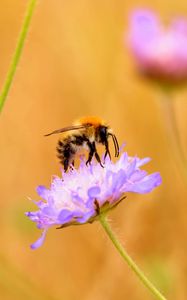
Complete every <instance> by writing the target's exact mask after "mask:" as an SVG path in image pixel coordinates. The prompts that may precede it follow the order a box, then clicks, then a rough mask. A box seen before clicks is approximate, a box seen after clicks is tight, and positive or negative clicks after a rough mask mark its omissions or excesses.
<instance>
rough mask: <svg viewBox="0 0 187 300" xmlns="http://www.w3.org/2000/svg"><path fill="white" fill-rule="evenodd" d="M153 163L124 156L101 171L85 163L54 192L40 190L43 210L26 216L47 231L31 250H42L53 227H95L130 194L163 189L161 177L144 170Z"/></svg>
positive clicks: (57, 182) (54, 187) (60, 181)
mask: <svg viewBox="0 0 187 300" xmlns="http://www.w3.org/2000/svg"><path fill="white" fill-rule="evenodd" d="M149 160H150V159H149V158H144V159H139V158H137V157H129V156H128V155H127V153H122V154H121V157H120V158H119V160H118V161H117V162H116V163H113V162H112V161H110V159H109V158H107V159H106V160H105V167H104V168H101V166H100V164H98V163H96V162H94V161H93V163H92V165H89V166H86V164H85V160H84V159H83V161H82V162H81V165H80V167H79V168H78V169H73V170H72V171H70V172H69V173H64V172H63V171H62V178H60V177H54V178H53V180H52V183H51V187H50V189H47V188H46V187H44V186H39V187H38V188H37V192H38V194H39V196H40V197H41V198H42V199H43V200H42V201H40V202H36V204H37V206H38V208H39V210H38V211H35V212H27V213H26V215H27V216H28V217H29V218H30V219H31V220H32V221H34V222H36V224H37V226H38V228H40V229H43V234H42V236H41V237H40V238H39V240H37V241H36V242H35V243H34V244H33V245H32V246H31V248H33V249H35V248H37V247H39V246H41V244H42V243H43V241H44V238H45V234H46V231H47V229H48V228H49V227H51V226H53V225H57V226H59V227H65V226H69V225H73V224H83V223H88V222H89V223H91V222H93V221H94V220H95V219H97V217H98V215H99V214H100V213H102V212H103V211H107V210H109V209H111V208H113V207H114V206H115V205H117V204H118V202H119V201H120V199H121V197H122V196H123V195H124V194H125V193H126V192H134V193H140V194H144V193H148V192H150V191H151V190H152V189H153V188H155V187H156V186H158V185H160V183H161V177H160V174H159V173H153V174H151V175H148V174H147V172H146V171H143V170H141V169H140V167H141V166H142V165H144V164H145V163H147V162H149Z"/></svg>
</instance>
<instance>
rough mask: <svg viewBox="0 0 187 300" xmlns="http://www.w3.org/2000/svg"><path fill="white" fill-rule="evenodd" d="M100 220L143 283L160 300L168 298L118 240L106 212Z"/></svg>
mask: <svg viewBox="0 0 187 300" xmlns="http://www.w3.org/2000/svg"><path fill="white" fill-rule="evenodd" d="M99 221H100V223H101V225H102V226H103V228H104V230H105V231H106V233H107V235H108V237H109V238H110V240H111V241H112V243H113V244H114V246H115V247H116V249H117V250H118V252H119V253H120V254H121V256H122V257H123V259H124V260H125V261H126V263H127V264H128V265H129V267H130V268H131V269H132V270H133V271H134V273H135V274H136V275H137V276H138V278H139V279H140V280H141V281H142V283H143V284H144V285H145V286H146V287H147V288H148V289H149V290H150V292H151V293H152V294H153V295H154V296H155V298H156V299H158V300H166V298H165V297H164V296H163V295H162V294H161V293H160V292H159V291H158V290H157V289H156V287H155V286H154V285H153V284H152V283H151V282H150V281H149V280H148V279H147V277H146V276H145V275H144V274H143V272H142V271H141V270H140V269H139V267H138V266H137V265H136V264H135V262H134V261H133V260H132V258H131V257H130V256H129V255H128V253H127V252H126V251H125V249H124V247H123V246H122V245H121V243H120V242H119V241H118V239H117V237H116V236H115V234H114V233H113V231H112V229H111V227H110V225H109V223H108V221H107V218H106V215H105V214H104V213H102V214H100V216H99Z"/></svg>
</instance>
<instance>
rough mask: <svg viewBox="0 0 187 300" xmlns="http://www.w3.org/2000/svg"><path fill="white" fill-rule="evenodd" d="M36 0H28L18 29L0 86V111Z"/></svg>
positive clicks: (16, 64) (15, 67)
mask: <svg viewBox="0 0 187 300" xmlns="http://www.w3.org/2000/svg"><path fill="white" fill-rule="evenodd" d="M36 3H37V0H30V1H29V3H28V6H27V10H26V14H25V17H24V20H23V25H22V29H21V31H20V34H19V37H18V41H17V45H16V49H15V51H14V53H13V57H12V61H11V63H10V67H9V70H8V72H7V75H6V78H5V82H4V85H3V87H2V91H1V93H0V112H1V111H2V108H3V105H4V103H5V100H6V98H7V96H8V93H9V90H10V87H11V84H12V81H13V79H14V76H15V73H16V69H17V66H18V63H19V60H20V57H21V54H22V51H23V47H24V44H25V40H26V37H27V34H28V30H29V26H30V22H31V18H32V15H33V12H34V9H35V7H36Z"/></svg>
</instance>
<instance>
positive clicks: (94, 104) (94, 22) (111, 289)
mask: <svg viewBox="0 0 187 300" xmlns="http://www.w3.org/2000/svg"><path fill="white" fill-rule="evenodd" d="M25 2H27V1H24V0H1V4H0V7H1V10H0V40H1V47H0V48H1V50H0V53H1V56H0V57H1V59H0V86H1V87H2V85H3V82H4V78H5V75H6V72H7V69H8V67H9V63H10V59H11V55H12V53H13V50H14V49H15V44H16V41H17V36H18V33H19V30H20V28H21V24H22V19H23V16H24V12H25V9H26V3H25ZM137 7H148V8H153V9H154V10H155V11H156V12H157V13H158V14H160V16H161V18H162V19H163V21H166V22H167V21H168V20H170V18H171V17H173V16H175V15H183V16H186V17H187V3H186V1H185V0H181V1H176V0H175V1H172V3H171V1H169V0H165V1H162V0H157V1H156V0H154V1H145V0H144V1H135V0H131V1H130V2H127V1H122V0H110V1H99V0H95V1H90V0H89V1H88V0H81V1H76V0H69V1H62V0H55V1H49V0H45V1H44V0H40V1H39V4H38V6H37V8H36V11H35V13H34V16H33V19H32V24H31V29H30V32H29V37H28V39H27V42H26V45H25V48H24V51H23V55H22V58H21V62H20V64H19V67H18V70H17V73H16V76H15V79H14V82H13V85H12V88H11V91H10V94H9V96H8V99H7V102H6V103H5V107H4V109H3V112H2V114H1V116H0V129H1V139H0V149H1V155H0V160H1V189H0V194H1V198H0V199H1V203H0V205H1V209H0V226H1V247H0V299H3V300H11V299H14V300H15V299H22V298H24V297H26V299H28V300H32V299H33V300H34V299H35V300H38V299H44V300H45V299H46V300H62V299H63V300H78V299H81V300H95V299H97V300H103V299H107V300H121V299H129V300H140V299H141V300H149V299H153V297H152V295H151V294H150V293H149V291H147V290H146V289H145V287H144V286H143V285H142V284H141V283H140V282H139V280H138V279H137V278H136V277H135V275H134V274H133V273H132V271H131V270H130V269H129V267H128V266H127V265H126V264H124V262H123V261H122V259H121V257H120V256H119V254H118V253H117V252H116V250H115V249H114V247H113V245H112V244H111V243H110V241H109V240H108V238H107V236H106V235H105V233H104V232H103V229H102V228H101V226H100V224H98V223H97V222H95V223H94V224H92V225H84V226H78V227H68V228H66V229H63V230H61V231H59V230H55V229H50V230H49V232H48V235H47V238H46V241H45V243H44V245H43V246H42V247H41V248H40V249H38V250H35V251H32V250H30V248H29V245H30V244H31V243H32V242H33V241H35V240H36V239H37V238H38V237H39V235H40V231H39V230H38V229H36V227H35V224H34V223H32V222H31V221H30V220H29V219H27V218H26V217H25V216H24V212H25V211H29V210H35V209H36V206H35V205H34V204H32V202H31V201H29V200H28V197H30V198H32V199H38V196H37V194H36V191H35V189H36V187H37V185H39V184H42V185H46V186H49V184H50V181H51V176H52V175H53V174H58V175H60V169H59V163H58V161H57V159H56V156H55V148H56V142H57V139H58V137H57V136H53V137H50V138H44V137H43V135H44V134H45V133H48V132H49V131H51V130H54V129H57V128H60V127H64V126H67V125H70V124H71V123H72V121H73V120H74V119H77V118H78V117H79V116H84V115H98V116H101V117H103V118H104V119H105V120H106V121H108V122H109V124H110V125H111V126H112V127H113V129H114V132H115V133H116V135H117V136H118V140H119V143H120V144H122V143H123V142H124V141H126V142H127V145H126V150H127V151H128V153H129V154H130V155H135V154H137V155H138V156H139V157H146V156H150V157H151V158H152V161H151V163H150V164H149V166H147V167H146V169H147V170H148V171H149V172H155V171H160V173H161V175H162V178H163V183H162V185H161V187H159V188H157V189H156V190H155V191H154V192H152V193H150V194H148V195H134V194H129V195H128V197H127V199H126V200H125V201H124V202H123V203H121V204H120V206H119V207H117V208H116V210H114V211H113V212H112V213H111V214H110V219H111V223H112V226H113V229H114V230H115V231H116V233H117V234H118V236H119V238H120V240H121V241H122V242H123V243H124V245H125V247H126V249H127V250H128V252H129V253H130V254H131V255H132V257H133V258H134V259H135V261H136V262H137V264H138V265H139V266H140V267H141V268H142V269H143V270H144V272H145V274H146V275H147V276H148V277H149V278H150V279H151V280H152V281H153V283H155V285H156V286H157V287H158V288H159V289H160V290H161V291H162V292H163V293H164V294H165V295H166V296H167V297H168V299H171V300H186V299H187V255H186V253H187V212H186V211H187V201H186V196H187V190H186V184H185V181H184V180H183V178H182V176H181V173H180V172H179V168H178V167H177V165H176V163H175V158H174V155H173V153H172V149H171V147H170V144H169V142H168V139H167V138H166V130H165V127H164V122H163V120H164V116H163V114H162V111H161V110H160V106H159V105H158V103H159V101H160V99H159V98H160V96H161V95H160V92H159V90H158V89H156V87H155V86H154V85H153V84H151V83H150V82H148V81H145V80H143V79H142V78H140V77H139V76H138V75H137V74H136V72H135V68H134V65H133V62H132V58H131V56H130V54H129V51H128V49H127V45H125V43H124V34H125V32H127V24H128V14H129V12H130V11H131V10H132V9H135V8H137ZM174 96H175V103H174V105H175V113H176V118H177V122H178V126H179V129H180V135H181V141H182V144H183V147H184V149H185V147H186V145H187V138H186V136H187V130H186V126H187V119H186V113H187V103H186V101H185V100H186V96H187V87H186V88H185V87H183V88H182V89H181V90H180V89H178V90H176V92H175V95H174Z"/></svg>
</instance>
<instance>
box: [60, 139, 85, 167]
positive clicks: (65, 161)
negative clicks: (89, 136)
mask: <svg viewBox="0 0 187 300" xmlns="http://www.w3.org/2000/svg"><path fill="white" fill-rule="evenodd" d="M85 141H86V137H85V136H84V135H83V136H81V135H71V136H68V137H66V138H64V139H62V140H59V141H58V145H57V152H58V154H57V156H58V158H59V159H60V162H61V164H62V165H63V167H64V171H65V172H66V171H67V169H68V167H69V165H70V164H72V165H73V164H74V156H75V154H76V152H77V151H78V149H79V147H81V146H83V144H84V143H85Z"/></svg>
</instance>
